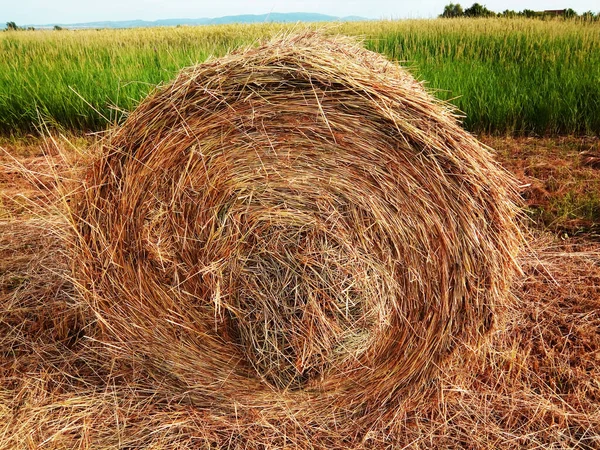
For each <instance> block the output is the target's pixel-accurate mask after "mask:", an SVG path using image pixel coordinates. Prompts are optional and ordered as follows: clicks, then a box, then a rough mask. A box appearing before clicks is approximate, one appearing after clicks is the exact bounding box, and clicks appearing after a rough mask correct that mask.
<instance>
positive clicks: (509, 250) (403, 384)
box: [73, 35, 519, 436]
mask: <svg viewBox="0 0 600 450" xmlns="http://www.w3.org/2000/svg"><path fill="white" fill-rule="evenodd" d="M100 153H101V156H100V158H99V160H98V161H97V162H96V163H95V164H94V167H93V169H91V170H90V172H89V173H88V175H87V178H86V180H85V182H86V186H85V195H84V196H82V197H81V198H80V199H79V200H78V205H77V206H76V208H75V209H74V212H73V219H74V222H75V226H76V229H77V232H78V239H79V240H78V242H77V244H76V245H77V248H76V257H75V258H74V259H73V261H74V269H75V278H76V279H77V280H78V281H79V282H80V283H81V285H82V286H83V288H84V289H85V291H86V292H85V293H84V296H85V297H86V298H87V299H88V300H89V301H90V302H91V305H92V308H93V309H94V311H95V312H96V313H97V315H98V316H99V317H100V320H101V322H102V324H103V327H104V330H105V333H106V335H108V336H110V338H111V339H112V343H111V346H112V347H113V348H115V349H117V351H118V352H119V353H120V354H128V355H136V357H137V358H139V360H140V361H142V364H143V365H144V366H145V367H146V368H147V370H148V371H149V372H150V373H152V376H155V377H158V378H160V379H164V378H165V377H167V378H168V379H169V383H171V385H172V388H173V390H174V391H177V392H180V393H181V395H182V398H185V399H186V400H187V401H190V402H192V403H193V404H194V405H195V406H196V407H199V408H203V409H206V410H207V411H209V412H210V413H211V414H217V415H219V416H222V417H223V421H224V425H223V426H224V427H227V426H236V427H240V426H242V425H239V424H240V423H245V424H250V423H252V422H253V421H254V420H255V419H254V417H255V416H256V415H261V416H264V417H267V418H269V420H270V421H273V420H275V421H279V422H285V423H295V424H297V425H300V426H302V425H304V424H308V423H313V424H317V426H318V427H319V428H320V427H325V428H326V429H335V430H337V432H338V433H339V432H340V431H342V435H347V436H349V435H351V434H352V430H356V429H364V428H370V427H372V426H373V424H374V423H375V422H378V423H388V422H389V421H392V420H393V419H394V418H395V417H396V416H397V414H398V411H399V410H398V408H399V407H400V406H401V405H402V404H403V402H406V401H407V399H410V398H418V397H420V396H422V395H423V394H422V393H421V391H422V390H423V387H424V385H425V384H426V383H427V382H429V381H430V380H431V379H432V377H433V376H434V375H435V373H436V370H437V368H438V367H439V365H440V364H443V363H444V361H445V360H446V359H447V358H448V356H449V355H450V354H451V353H452V352H453V351H454V350H455V349H456V348H457V347H459V346H461V345H471V346H472V345H476V344H478V343H479V342H480V340H481V338H482V336H483V335H484V334H485V333H486V332H487V331H488V330H489V329H490V327H491V325H492V322H493V314H494V308H495V305H497V304H499V303H502V302H504V301H505V299H506V297H507V289H508V282H509V280H510V279H511V276H512V275H513V272H514V270H515V261H514V254H515V251H516V249H517V244H518V238H519V233H518V230H517V228H516V226H515V222H514V216H515V206H514V204H513V202H512V193H513V191H512V184H511V183H512V182H511V178H510V177H509V176H508V175H507V174H506V173H505V172H504V171H503V170H502V169H500V168H499V167H498V166H497V165H496V164H495V163H494V162H493V161H492V158H491V156H490V154H489V152H488V151H487V150H486V149H485V148H483V146H482V145H481V144H479V143H478V142H477V141H476V140H475V139H474V138H473V137H471V136H470V135H469V134H467V133H466V132H464V131H463V130H462V129H461V128H460V127H459V125H458V124H457V122H456V120H455V118H454V117H453V115H452V114H451V112H450V111H449V110H447V109H446V107H445V106H444V105H440V104H437V103H436V102H434V101H433V99H432V97H431V96H429V95H428V94H427V93H426V92H425V91H424V89H423V88H422V86H421V85H420V84H419V83H417V82H416V81H415V80H414V79H413V78H412V77H411V76H410V75H409V74H407V72H406V71H404V70H403V69H401V68H399V67H398V66H397V65H395V64H392V63H390V62H389V61H387V60H385V59H384V58H383V57H382V56H379V55H377V54H374V53H372V52H369V51H366V50H364V49H362V48H360V47H359V46H358V45H357V44H355V43H351V42H348V41H347V40H344V39H339V38H338V39H324V38H322V37H321V36H318V35H301V36H295V37H288V38H284V39H279V40H277V41H274V42H271V43H269V44H266V45H263V46H261V47H259V48H253V49H249V50H246V51H242V52H237V53H234V54H231V55H229V56H227V57H225V58H222V59H217V60H213V61H211V62H208V63H205V64H201V65H199V66H196V67H193V68H190V69H187V70H184V71H183V72H182V73H181V74H180V75H179V76H178V77H177V79H176V80H175V81H174V82H173V83H171V84H170V85H168V86H165V87H163V88H162V89H160V90H159V91H158V92H157V93H155V94H153V95H152V96H150V97H149V98H148V99H146V100H145V101H144V102H143V103H142V104H141V105H140V106H139V107H138V108H137V109H136V110H135V111H134V112H133V113H132V114H131V116H130V117H129V118H128V119H127V121H126V122H125V124H124V125H123V126H122V127H121V128H120V129H118V130H117V131H116V132H115V133H114V134H113V135H111V136H110V138H109V139H108V140H106V141H105V142H104V143H103V146H102V149H101V152H100ZM226 418H227V419H226ZM228 420H230V421H231V423H228V422H227V421H228ZM245 426H246V425H245ZM281 429H282V430H284V431H283V433H284V432H285V429H286V426H282V428H281ZM241 432H242V431H241ZM272 433H273V435H274V436H277V435H278V434H279V433H280V431H278V430H277V429H274V430H273V431H272Z"/></svg>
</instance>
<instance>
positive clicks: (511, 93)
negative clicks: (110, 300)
mask: <svg viewBox="0 0 600 450" xmlns="http://www.w3.org/2000/svg"><path fill="white" fill-rule="evenodd" d="M305 27H309V28H319V29H323V30H324V32H325V33H329V34H346V35H352V36H357V37H360V38H364V39H365V45H366V47H367V48H369V49H372V50H375V51H378V52H381V53H383V54H385V55H387V56H388V57H390V58H391V59H394V60H397V61H400V62H401V63H402V64H403V65H405V66H406V67H408V68H409V70H410V71H411V72H412V73H413V74H414V75H415V76H416V77H417V78H419V79H421V80H425V81H426V86H427V87H428V88H429V89H430V90H432V91H434V92H435V93H436V95H437V96H438V97H440V98H442V99H444V100H450V101H451V102H452V103H453V104H454V105H455V106H456V107H457V108H458V109H459V110H461V111H463V112H464V113H465V114H466V119H465V121H464V125H465V127H466V128H467V129H469V130H471V131H473V132H477V133H487V134H490V133H492V134H515V135H555V134H587V135H594V134H596V135H597V134H598V133H600V27H598V26H597V24H594V23H591V24H588V23H582V22H573V21H569V22H566V21H558V20H557V21H540V20H527V19H521V20H517V19H471V20H469V19H465V20H462V19H460V20H429V21H427V20H422V21H415V20H411V21H398V22H391V21H390V22H386V21H383V22H362V23H345V24H337V25H326V26H323V25H319V26H307V25H285V26H284V25H274V24H269V25H228V26H209V27H177V28H162V29H135V30H98V31H97V30H85V31H61V32H54V31H35V32H30V31H18V32H5V33H0V132H2V133H3V134H23V133H27V132H31V131H34V130H35V128H36V127H37V126H39V124H40V123H42V122H43V123H47V124H49V125H50V126H53V127H58V128H62V129H67V130H70V131H77V130H83V131H98V130H103V129H105V128H106V127H107V126H108V125H109V124H113V123H115V122H119V121H120V120H121V119H122V117H123V115H124V114H126V113H127V112H128V111H130V110H132V109H133V108H134V107H135V105H136V104H137V102H138V101H139V100H140V99H142V98H143V97H144V96H145V95H146V94H147V93H148V92H149V91H151V90H152V89H153V87H154V86H156V85H157V84H159V83H161V82H164V81H166V80H169V79H171V78H173V76H174V74H175V73H176V72H177V71H178V70H179V69H180V68H181V67H184V66H190V65H193V64H196V63H198V62H202V61H204V60H206V59H207V58H209V57H216V56H221V55H223V54H225V53H227V52H228V51H230V50H232V49H234V48H237V47H239V46H244V45H251V44H253V43H255V42H256V41H257V40H259V39H261V38H265V37H268V36H273V35H275V34H278V33H287V32H290V31H299V30H300V29H302V28H305Z"/></svg>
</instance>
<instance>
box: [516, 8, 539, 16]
mask: <svg viewBox="0 0 600 450" xmlns="http://www.w3.org/2000/svg"><path fill="white" fill-rule="evenodd" d="M519 15H521V16H525V17H528V18H532V17H536V16H537V15H538V14H537V13H536V12H535V11H534V10H532V9H524V10H523V11H521V12H520V13H519Z"/></svg>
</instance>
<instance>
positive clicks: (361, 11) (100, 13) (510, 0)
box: [0, 0, 600, 25]
mask: <svg viewBox="0 0 600 450" xmlns="http://www.w3.org/2000/svg"><path fill="white" fill-rule="evenodd" d="M474 1H475V0H468V1H463V2H460V1H459V2H457V3H460V4H461V5H462V6H463V7H468V6H470V5H471V4H472V3H473V2H474ZM447 3H450V1H449V0H411V1H401V0H360V1H359V0H331V1H326V0H307V1H294V0H292V1H284V0H255V1H253V0H211V1H197V0H95V1H94V0H92V1H90V0H0V23H4V22H7V21H14V22H16V23H17V24H18V25H25V24H47V23H75V22H95V21H104V20H133V19H143V20H157V19H171V18H189V19H197V18H201V17H220V16H229V15H237V14H264V13H268V12H270V11H273V12H315V13H322V14H330V15H333V16H351V15H355V16H363V17H366V18H370V19H378V18H385V19H390V18H394V19H400V18H432V17H436V16H437V15H438V14H440V13H441V12H442V11H443V9H444V5H446V4H447ZM479 3H481V4H484V5H485V6H487V7H488V8H489V9H491V10H492V11H496V12H499V11H503V10H505V9H514V10H516V11H520V10H523V9H533V10H536V11H539V10H544V9H564V8H573V9H575V10H576V11H577V12H578V13H582V12H585V11H588V10H592V11H594V12H598V11H600V2H599V0H487V1H486V0H483V1H481V0H479Z"/></svg>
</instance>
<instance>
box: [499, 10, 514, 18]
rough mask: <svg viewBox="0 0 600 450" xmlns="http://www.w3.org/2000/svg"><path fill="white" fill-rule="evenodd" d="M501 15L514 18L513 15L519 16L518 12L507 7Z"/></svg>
mask: <svg viewBox="0 0 600 450" xmlns="http://www.w3.org/2000/svg"><path fill="white" fill-rule="evenodd" d="M500 15H501V16H502V17H509V18H513V17H517V12H516V11H514V10H512V9H505V10H504V11H502V13H501V14H500Z"/></svg>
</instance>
